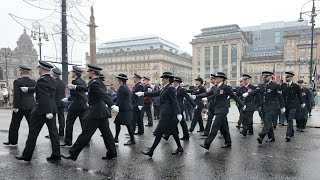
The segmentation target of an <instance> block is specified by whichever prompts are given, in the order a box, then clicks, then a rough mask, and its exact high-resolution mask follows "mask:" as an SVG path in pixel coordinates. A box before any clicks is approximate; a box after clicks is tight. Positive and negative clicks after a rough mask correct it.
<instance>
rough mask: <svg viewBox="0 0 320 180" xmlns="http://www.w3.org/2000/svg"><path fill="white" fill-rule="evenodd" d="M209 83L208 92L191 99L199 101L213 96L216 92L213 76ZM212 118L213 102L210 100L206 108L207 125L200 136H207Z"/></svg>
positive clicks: (193, 96)
mask: <svg viewBox="0 0 320 180" xmlns="http://www.w3.org/2000/svg"><path fill="white" fill-rule="evenodd" d="M210 83H211V88H210V90H209V91H208V92H205V93H202V94H199V95H197V96H196V95H192V96H191V97H192V98H193V99H200V100H201V99H202V98H205V97H209V96H211V95H213V94H214V93H215V92H216V91H217V86H216V79H215V77H214V74H211V77H210ZM213 117H214V101H213V100H211V101H209V107H208V121H207V124H206V127H205V129H204V132H203V134H202V136H209V133H210V130H211V125H212V120H213Z"/></svg>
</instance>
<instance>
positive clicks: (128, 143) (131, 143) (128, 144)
mask: <svg viewBox="0 0 320 180" xmlns="http://www.w3.org/2000/svg"><path fill="white" fill-rule="evenodd" d="M133 144H136V142H135V141H131V140H129V141H128V142H126V143H124V145H125V146H130V145H133Z"/></svg>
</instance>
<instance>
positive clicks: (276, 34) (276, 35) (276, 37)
mask: <svg viewBox="0 0 320 180" xmlns="http://www.w3.org/2000/svg"><path fill="white" fill-rule="evenodd" d="M280 41H281V33H280V32H274V43H275V44H279V43H280Z"/></svg>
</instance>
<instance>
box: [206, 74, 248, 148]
mask: <svg viewBox="0 0 320 180" xmlns="http://www.w3.org/2000/svg"><path fill="white" fill-rule="evenodd" d="M215 77H224V78H225V79H226V77H225V74H224V73H221V72H219V73H217V74H216V75H215ZM228 96H229V97H230V98H232V99H234V100H235V101H236V103H238V104H239V106H240V108H243V107H244V104H243V102H242V101H241V100H240V99H239V97H238V96H236V95H235V93H234V92H233V90H232V88H231V87H230V86H227V85H225V84H224V83H221V84H217V90H216V92H215V93H214V94H213V95H212V96H210V97H208V98H207V99H208V101H213V103H214V116H215V120H214V122H213V124H212V129H211V132H210V134H209V136H208V137H207V138H206V140H205V141H204V145H203V146H202V147H204V148H206V149H209V148H210V145H211V143H212V141H213V140H214V138H215V137H216V135H217V133H218V131H219V130H220V132H221V134H222V135H223V137H224V139H225V145H224V146H222V147H223V148H225V147H231V137H230V132H229V125H228V121H227V114H228V113H229V107H230V100H229V99H228Z"/></svg>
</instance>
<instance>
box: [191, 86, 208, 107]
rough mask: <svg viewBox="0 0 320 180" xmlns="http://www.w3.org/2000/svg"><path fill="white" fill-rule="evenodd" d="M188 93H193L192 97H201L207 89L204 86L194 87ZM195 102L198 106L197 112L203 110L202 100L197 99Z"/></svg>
mask: <svg viewBox="0 0 320 180" xmlns="http://www.w3.org/2000/svg"><path fill="white" fill-rule="evenodd" d="M187 92H188V93H191V94H192V95H200V94H203V93H205V92H206V89H205V88H204V87H203V86H202V85H199V86H197V87H194V88H193V89H192V90H188V91H187ZM194 102H195V103H196V105H197V106H198V109H197V110H202V109H203V107H204V105H203V102H202V100H201V99H196V100H195V101H194Z"/></svg>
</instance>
